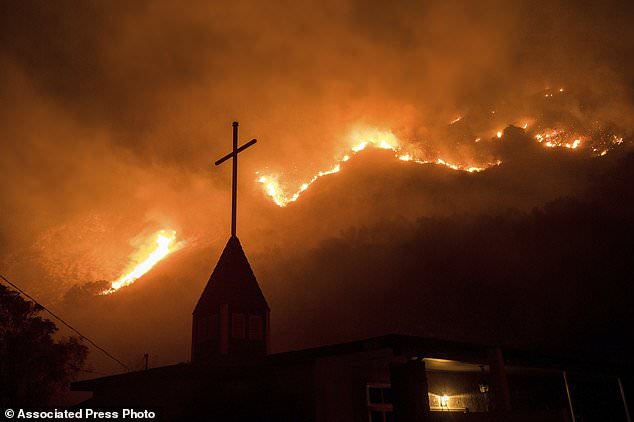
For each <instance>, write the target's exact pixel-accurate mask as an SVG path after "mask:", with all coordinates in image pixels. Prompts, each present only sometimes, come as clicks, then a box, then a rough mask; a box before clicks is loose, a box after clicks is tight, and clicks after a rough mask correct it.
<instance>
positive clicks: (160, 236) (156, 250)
mask: <svg viewBox="0 0 634 422" xmlns="http://www.w3.org/2000/svg"><path fill="white" fill-rule="evenodd" d="M152 239H153V240H154V241H153V242H151V243H150V244H149V245H146V246H143V247H142V248H141V249H140V250H139V251H138V252H137V253H136V254H135V255H136V256H141V257H145V258H142V260H141V261H140V262H139V263H138V264H136V265H135V266H134V268H133V269H132V270H131V271H130V272H128V273H127V274H124V275H122V276H121V277H120V278H119V279H118V280H117V281H113V282H112V285H111V286H110V288H109V289H106V290H104V291H103V292H102V293H101V294H104V295H105V294H111V293H114V292H116V291H117V290H119V289H120V288H122V287H125V286H129V285H131V284H133V283H134V282H135V281H136V280H138V279H139V278H140V277H141V276H143V275H144V274H145V273H147V272H148V271H150V270H151V269H152V268H153V267H154V266H155V265H156V264H157V263H158V262H159V261H161V260H162V259H163V258H165V257H166V256H167V255H168V254H170V253H171V252H174V251H175V250H177V249H179V248H180V244H174V241H175V240H176V232H175V231H173V230H172V231H166V230H161V231H159V232H158V233H155V234H154V236H153V237H152Z"/></svg>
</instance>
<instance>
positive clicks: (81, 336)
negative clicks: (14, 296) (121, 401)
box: [0, 274, 130, 371]
mask: <svg viewBox="0 0 634 422" xmlns="http://www.w3.org/2000/svg"><path fill="white" fill-rule="evenodd" d="M0 278H2V279H3V280H4V281H6V282H7V283H9V285H10V286H11V287H13V288H14V289H15V290H17V291H18V292H20V293H22V294H23V295H24V296H26V297H27V298H28V299H30V300H31V301H33V303H35V304H36V305H37V306H39V307H40V308H42V309H44V310H45V311H46V312H48V313H49V314H51V316H52V317H53V318H55V319H56V320H58V321H59V322H61V323H62V324H64V325H65V326H67V327H68V328H70V329H71V330H73V331H74V332H76V333H77V334H78V335H79V338H80V339H82V340H86V341H87V342H88V343H90V344H91V345H92V346H94V347H95V348H96V349H97V350H99V351H100V352H102V353H103V354H105V355H106V356H108V357H109V358H110V359H112V360H114V361H115V362H117V363H118V364H119V365H121V366H122V367H124V368H125V369H126V371H130V368H129V367H128V366H127V365H126V364H125V363H123V362H121V361H120V360H119V359H117V358H115V357H114V356H112V355H111V354H110V353H108V351H107V350H106V349H104V348H103V347H101V346H99V345H98V344H97V343H95V342H94V341H92V340H91V339H89V338H88V337H86V336H85V335H83V334H82V333H80V332H79V331H77V330H76V329H75V328H74V327H73V326H72V325H70V324H69V323H67V322H66V321H64V320H63V319H62V318H61V317H59V316H57V315H55V314H54V313H53V312H51V311H50V310H49V309H48V308H47V307H46V306H44V305H42V304H41V303H39V302H38V301H37V300H35V299H33V297H31V295H29V294H28V293H27V292H25V291H24V290H22V289H21V288H19V287H18V286H16V285H15V284H13V283H12V282H10V281H9V280H8V279H7V278H6V277H5V276H3V275H2V274H0Z"/></svg>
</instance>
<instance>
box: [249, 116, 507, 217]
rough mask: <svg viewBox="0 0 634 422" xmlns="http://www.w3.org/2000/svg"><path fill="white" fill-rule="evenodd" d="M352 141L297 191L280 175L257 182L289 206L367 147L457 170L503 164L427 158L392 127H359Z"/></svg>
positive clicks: (272, 196)
mask: <svg viewBox="0 0 634 422" xmlns="http://www.w3.org/2000/svg"><path fill="white" fill-rule="evenodd" d="M348 140H349V144H350V145H351V146H350V148H349V151H348V153H347V154H345V155H343V156H341V157H339V158H336V159H335V164H334V165H333V166H332V167H331V168H330V169H327V170H322V171H319V172H318V173H317V174H315V175H314V176H313V177H311V178H310V179H309V180H308V181H306V182H304V183H302V184H301V185H300V186H299V188H298V189H297V190H296V191H295V192H289V190H288V188H286V187H285V186H283V184H282V183H281V182H280V176H279V175H276V174H269V175H260V176H259V177H258V179H257V181H258V182H259V183H260V184H262V186H263V189H264V192H265V193H266V195H267V196H269V197H270V198H271V199H272V200H273V202H275V204H276V205H278V206H280V207H286V206H287V205H289V204H290V203H292V202H295V201H297V199H298V198H299V197H300V195H301V194H302V193H303V192H304V191H306V189H308V188H309V187H310V185H312V184H313V183H314V182H315V181H316V180H317V179H319V178H320V177H323V176H327V175H330V174H334V173H338V172H339V171H341V165H342V164H343V163H345V162H346V161H348V160H350V158H351V157H352V156H353V155H355V154H357V153H359V152H361V151H363V150H365V149H366V148H368V147H372V148H377V149H384V150H389V151H392V152H394V156H395V157H396V158H397V159H399V160H400V161H407V162H412V163H416V164H437V165H442V166H446V167H448V168H450V169H453V170H460V171H467V172H478V171H482V170H484V169H485V168H488V167H490V166H493V165H499V164H500V161H496V162H494V163H489V164H486V165H485V166H473V165H464V164H457V163H451V162H449V161H447V160H444V159H442V158H436V159H433V160H429V159H424V158H422V157H420V156H419V155H418V154H417V153H416V152H415V150H414V149H413V148H412V149H408V148H406V147H404V146H403V143H402V142H400V141H399V139H398V138H397V137H396V136H395V135H394V134H393V133H392V132H391V131H389V130H381V129H370V128H366V129H355V130H353V131H351V132H350V134H349V135H348Z"/></svg>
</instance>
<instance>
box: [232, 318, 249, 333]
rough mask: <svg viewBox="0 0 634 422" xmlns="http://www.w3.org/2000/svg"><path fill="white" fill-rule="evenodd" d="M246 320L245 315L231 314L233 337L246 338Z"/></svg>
mask: <svg viewBox="0 0 634 422" xmlns="http://www.w3.org/2000/svg"><path fill="white" fill-rule="evenodd" d="M246 325H247V324H246V318H245V316H244V314H233V313H232V314H231V337H233V338H238V339H243V338H245V336H246V328H247V327H246Z"/></svg>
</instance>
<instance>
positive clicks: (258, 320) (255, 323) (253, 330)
mask: <svg viewBox="0 0 634 422" xmlns="http://www.w3.org/2000/svg"><path fill="white" fill-rule="evenodd" d="M262 337H263V330H262V317H261V316H258V315H249V340H262Z"/></svg>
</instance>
